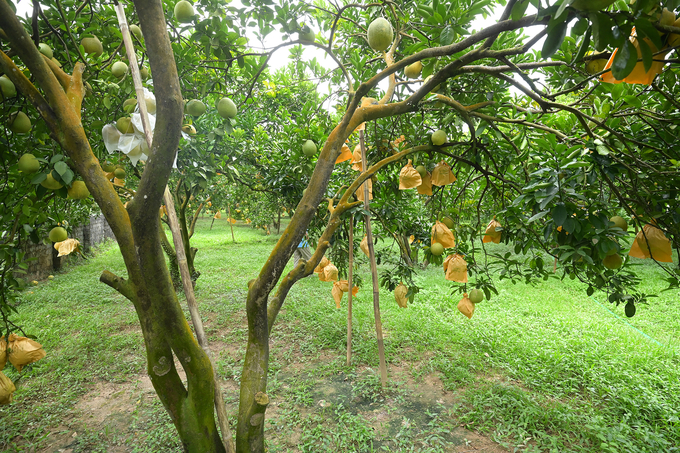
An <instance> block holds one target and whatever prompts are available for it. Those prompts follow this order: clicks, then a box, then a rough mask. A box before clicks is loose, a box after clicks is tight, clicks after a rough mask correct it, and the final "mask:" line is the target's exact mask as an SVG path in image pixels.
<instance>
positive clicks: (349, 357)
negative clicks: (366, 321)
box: [347, 214, 354, 366]
mask: <svg viewBox="0 0 680 453" xmlns="http://www.w3.org/2000/svg"><path fill="white" fill-rule="evenodd" d="M353 268H354V214H352V215H350V216H349V270H348V271H347V288H349V292H348V293H347V366H349V365H350V363H351V362H352V288H353V285H352V269H353Z"/></svg>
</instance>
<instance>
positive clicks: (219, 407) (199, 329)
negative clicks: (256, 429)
mask: <svg viewBox="0 0 680 453" xmlns="http://www.w3.org/2000/svg"><path fill="white" fill-rule="evenodd" d="M116 15H117V16H118V24H119V25H120V31H121V33H122V35H123V42H124V43H125V50H126V51H127V55H128V61H129V62H130V72H131V73H132V80H133V82H134V85H135V91H136V93H137V106H139V113H140V116H141V120H142V126H143V128H144V136H145V138H146V144H147V145H148V147H149V149H151V145H152V142H153V134H152V132H151V125H150V123H149V117H148V112H147V110H146V102H145V101H144V87H143V86H142V78H141V76H140V74H139V66H138V64H137V55H136V54H135V49H134V46H133V44H132V38H131V36H130V29H129V27H128V24H127V19H126V17H125V10H124V9H123V5H122V4H121V3H116ZM140 101H141V102H140ZM163 200H164V202H165V209H166V211H167V214H168V221H169V222H168V223H169V224H170V231H171V232H172V239H173V242H174V245H175V253H176V254H177V264H178V265H179V269H180V274H181V276H182V286H183V289H184V295H185V296H186V299H187V305H188V307H189V312H190V313H191V322H192V323H193V325H194V330H195V331H196V338H197V340H198V344H199V345H201V348H202V349H203V350H204V351H205V353H206V354H207V356H208V358H209V359H210V364H211V366H212V369H213V381H214V384H215V396H214V399H215V410H216V411H217V419H218V422H219V425H220V430H221V431H222V442H223V443H224V448H225V450H226V451H227V453H233V452H234V451H235V449H234V443H233V438H232V435H231V429H230V428H229V419H228V416H227V410H226V408H225V405H224V400H223V398H222V391H221V390H220V385H219V380H218V378H217V372H216V371H215V364H214V363H213V358H212V353H211V352H210V349H209V348H208V337H207V336H206V334H205V330H204V329H203V321H201V315H200V313H199V312H198V304H197V303H196V297H195V296H194V286H193V282H192V280H191V273H190V272H189V265H188V263H187V257H186V253H185V252H184V244H183V242H182V234H181V232H180V227H179V221H178V219H177V212H176V211H175V203H174V201H173V199H172V194H171V193H170V190H169V189H168V187H167V186H165V193H164V194H163Z"/></svg>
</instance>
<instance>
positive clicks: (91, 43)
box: [80, 36, 104, 57]
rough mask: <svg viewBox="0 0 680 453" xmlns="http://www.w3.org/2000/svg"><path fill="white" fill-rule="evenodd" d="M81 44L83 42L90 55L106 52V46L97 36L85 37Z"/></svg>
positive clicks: (96, 55) (86, 51)
mask: <svg viewBox="0 0 680 453" xmlns="http://www.w3.org/2000/svg"><path fill="white" fill-rule="evenodd" d="M80 44H82V46H83V49H84V50H85V53H86V54H88V55H94V56H95V57H98V56H100V55H101V54H103V53H104V46H102V42H101V41H100V40H99V38H97V37H96V36H93V37H91V38H83V39H82V41H80Z"/></svg>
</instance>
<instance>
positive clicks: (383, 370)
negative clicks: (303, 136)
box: [350, 130, 387, 387]
mask: <svg viewBox="0 0 680 453" xmlns="http://www.w3.org/2000/svg"><path fill="white" fill-rule="evenodd" d="M359 143H360V144H361V165H362V168H363V171H366V169H367V168H368V162H367V160H366V145H365V143H364V131H363V130H361V131H359ZM368 198H369V196H368V180H366V182H364V210H365V211H366V212H369V207H370V200H369V199H368ZM364 222H365V223H366V237H367V240H368V257H369V261H370V262H371V277H372V280H373V315H374V317H375V334H376V337H377V339H378V356H379V358H380V383H381V384H382V386H383V387H386V386H387V363H386V362H385V344H384V341H383V333H382V322H381V321H380V286H379V284H378V267H377V265H376V264H375V250H374V249H373V233H372V231H371V216H370V215H369V214H365V215H364ZM350 292H352V291H351V288H350Z"/></svg>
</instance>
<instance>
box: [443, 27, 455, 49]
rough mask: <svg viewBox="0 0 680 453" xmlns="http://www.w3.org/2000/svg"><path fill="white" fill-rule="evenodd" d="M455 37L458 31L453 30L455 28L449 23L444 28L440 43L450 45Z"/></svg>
mask: <svg viewBox="0 0 680 453" xmlns="http://www.w3.org/2000/svg"><path fill="white" fill-rule="evenodd" d="M455 37H456V32H455V31H454V30H453V28H451V26H449V25H447V26H446V27H444V29H443V30H442V33H441V35H439V44H440V45H442V46H448V45H449V44H451V43H452V42H453V40H454V39H455Z"/></svg>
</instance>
